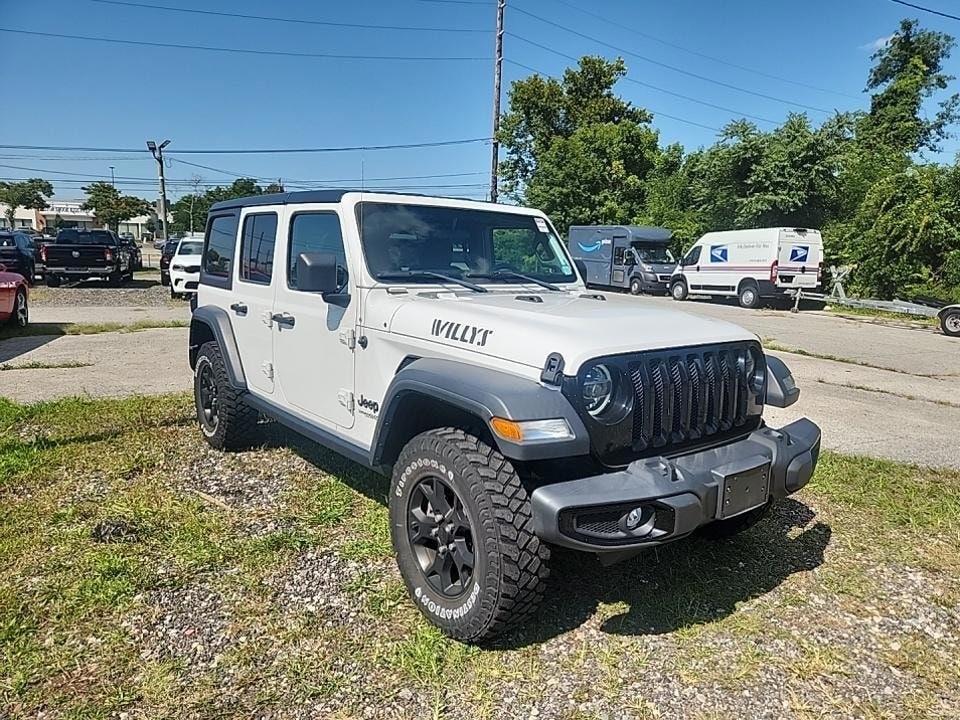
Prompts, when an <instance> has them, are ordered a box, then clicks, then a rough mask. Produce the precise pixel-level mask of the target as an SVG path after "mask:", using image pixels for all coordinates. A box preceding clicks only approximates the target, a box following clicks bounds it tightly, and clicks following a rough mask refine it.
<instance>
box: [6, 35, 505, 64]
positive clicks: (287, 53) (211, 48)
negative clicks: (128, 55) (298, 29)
mask: <svg viewBox="0 0 960 720" xmlns="http://www.w3.org/2000/svg"><path fill="white" fill-rule="evenodd" d="M0 32H5V33H12V34H15V35H31V36H34V37H45V38H57V39H59V40H83V41H86V42H102V43H111V44H115V45H137V46H145V47H158V48H173V49H175V50H205V51H207V52H225V53H235V54H241V55H270V56H274V57H297V58H313V59H322V60H389V61H391V62H393V61H414V62H421V61H422V62H438V61H441V60H442V61H454V62H456V61H476V60H483V61H487V60H489V59H490V58H488V57H476V56H474V57H467V56H449V55H448V56H410V55H340V54H336V53H309V52H295V51H293V50H254V49H251V48H235V47H218V46H215V45H186V44H181V43H167V42H151V41H148V40H121V39H118V38H105V37H95V36H92V35H67V34H64V33H50V32H39V31H37V30H20V29H13V28H4V27H0Z"/></svg>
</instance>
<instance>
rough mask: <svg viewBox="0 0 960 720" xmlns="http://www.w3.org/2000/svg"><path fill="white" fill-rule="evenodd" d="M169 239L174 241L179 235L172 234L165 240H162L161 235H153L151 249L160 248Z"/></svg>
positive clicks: (178, 238)
mask: <svg viewBox="0 0 960 720" xmlns="http://www.w3.org/2000/svg"><path fill="white" fill-rule="evenodd" d="M170 240H175V241H177V240H180V236H179V235H174V236H172V237H169V238H167V239H166V240H164V239H163V238H162V237H155V238H154V239H153V249H154V250H162V249H163V246H164V245H166V244H167V243H168V242H169V241H170Z"/></svg>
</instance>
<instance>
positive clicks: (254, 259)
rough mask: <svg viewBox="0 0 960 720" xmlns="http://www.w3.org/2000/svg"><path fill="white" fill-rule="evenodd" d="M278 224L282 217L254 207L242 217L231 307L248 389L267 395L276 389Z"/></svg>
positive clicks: (274, 211) (275, 212)
mask: <svg viewBox="0 0 960 720" xmlns="http://www.w3.org/2000/svg"><path fill="white" fill-rule="evenodd" d="M279 224H280V218H279V214H278V212H277V211H276V210H274V209H270V210H267V209H265V208H263V207H254V208H250V209H249V210H244V211H243V212H242V213H241V215H240V247H239V249H238V251H237V257H238V260H239V261H238V262H237V263H236V275H235V277H234V282H235V285H234V290H233V296H234V301H233V302H232V303H231V304H230V321H231V323H232V325H233V334H234V337H235V338H236V341H237V349H238V350H239V351H240V357H241V358H243V364H244V372H245V373H246V377H247V385H248V386H249V387H250V388H251V389H253V390H254V391H259V392H261V393H264V394H267V395H270V394H272V393H273V388H274V370H273V338H274V332H273V321H272V319H271V318H272V315H273V298H274V293H275V289H276V275H277V273H276V272H274V250H275V248H276V244H277V227H278V226H279Z"/></svg>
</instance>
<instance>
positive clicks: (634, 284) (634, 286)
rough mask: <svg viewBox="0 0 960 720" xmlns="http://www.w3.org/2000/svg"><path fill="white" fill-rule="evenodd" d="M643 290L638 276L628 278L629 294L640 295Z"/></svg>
mask: <svg viewBox="0 0 960 720" xmlns="http://www.w3.org/2000/svg"><path fill="white" fill-rule="evenodd" d="M642 292H643V284H642V283H641V282H640V278H633V279H632V280H630V294H631V295H640V294H641V293H642Z"/></svg>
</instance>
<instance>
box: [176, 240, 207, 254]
mask: <svg viewBox="0 0 960 720" xmlns="http://www.w3.org/2000/svg"><path fill="white" fill-rule="evenodd" d="M202 254H203V243H202V242H196V241H191V242H182V243H180V247H179V248H178V249H177V255H202Z"/></svg>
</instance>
